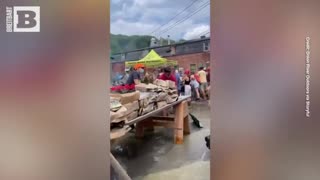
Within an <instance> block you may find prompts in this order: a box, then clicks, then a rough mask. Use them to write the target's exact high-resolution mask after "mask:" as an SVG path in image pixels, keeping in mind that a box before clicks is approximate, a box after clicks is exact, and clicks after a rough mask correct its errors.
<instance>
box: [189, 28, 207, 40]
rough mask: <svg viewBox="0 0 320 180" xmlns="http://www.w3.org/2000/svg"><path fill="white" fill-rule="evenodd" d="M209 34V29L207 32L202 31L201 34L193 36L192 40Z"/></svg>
mask: <svg viewBox="0 0 320 180" xmlns="http://www.w3.org/2000/svg"><path fill="white" fill-rule="evenodd" d="M209 33H210V29H209V30H205V31H203V32H201V33H199V34H197V35H195V36H193V37H192V39H196V38H198V37H201V36H205V35H207V34H209Z"/></svg>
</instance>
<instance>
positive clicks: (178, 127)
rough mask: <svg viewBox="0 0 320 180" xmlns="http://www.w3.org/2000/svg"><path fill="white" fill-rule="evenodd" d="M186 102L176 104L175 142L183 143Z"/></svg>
mask: <svg viewBox="0 0 320 180" xmlns="http://www.w3.org/2000/svg"><path fill="white" fill-rule="evenodd" d="M185 105H186V102H185V101H183V102H181V103H180V104H178V105H177V106H176V115H175V120H174V121H175V130H174V141H175V144H183V121H184V120H183V119H184V117H183V116H184V113H185V112H184V106H185Z"/></svg>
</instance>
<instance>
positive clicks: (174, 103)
mask: <svg viewBox="0 0 320 180" xmlns="http://www.w3.org/2000/svg"><path fill="white" fill-rule="evenodd" d="M189 98H190V96H180V97H179V100H178V101H176V102H173V103H171V104H168V105H166V106H163V107H161V108H159V109H156V110H154V111H151V112H150V113H147V114H145V115H143V116H139V117H137V118H135V119H133V120H131V121H130V122H128V123H127V125H132V124H135V123H137V122H139V121H142V120H145V119H147V118H149V117H152V116H154V115H157V114H159V113H162V111H164V110H167V109H169V108H171V107H173V106H176V105H178V104H180V103H181V102H183V101H186V100H187V99H189Z"/></svg>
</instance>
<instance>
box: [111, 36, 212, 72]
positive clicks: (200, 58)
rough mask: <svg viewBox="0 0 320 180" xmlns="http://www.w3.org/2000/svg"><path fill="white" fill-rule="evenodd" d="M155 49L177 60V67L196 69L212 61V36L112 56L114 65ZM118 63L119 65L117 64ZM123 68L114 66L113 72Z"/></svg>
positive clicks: (140, 57)
mask: <svg viewBox="0 0 320 180" xmlns="http://www.w3.org/2000/svg"><path fill="white" fill-rule="evenodd" d="M151 49H153V50H154V51H156V52H157V53H158V54H159V55H160V56H162V57H164V58H167V59H170V60H175V61H177V62H178V66H177V67H175V68H180V67H181V68H183V69H188V70H190V71H196V70H197V69H198V68H199V67H201V66H202V67H208V66H209V62H210V38H205V37H202V38H201V39H197V40H191V41H185V42H183V43H177V44H171V45H166V46H156V47H149V48H144V49H138V50H134V51H129V52H125V53H121V54H115V55H113V56H111V62H112V64H113V67H115V66H116V67H118V66H120V64H121V63H122V64H124V62H125V61H136V60H140V59H142V58H143V57H145V56H146V55H147V54H148V53H149V51H150V50H151ZM116 64H118V65H116ZM121 67H122V68H113V69H112V71H113V74H115V73H117V72H118V71H120V69H121V71H122V70H123V66H121Z"/></svg>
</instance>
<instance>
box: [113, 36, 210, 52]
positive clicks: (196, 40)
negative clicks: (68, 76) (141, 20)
mask: <svg viewBox="0 0 320 180" xmlns="http://www.w3.org/2000/svg"><path fill="white" fill-rule="evenodd" d="M204 40H210V37H207V38H203V39H194V40H189V41H185V42H180V43H175V44H170V45H162V46H154V47H146V48H141V49H135V50H131V51H125V52H122V53H116V54H113V55H111V56H115V55H121V54H124V53H130V52H137V51H143V50H148V49H156V48H159V47H170V46H174V45H181V44H187V43H191V42H192V43H193V42H199V41H204Z"/></svg>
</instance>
